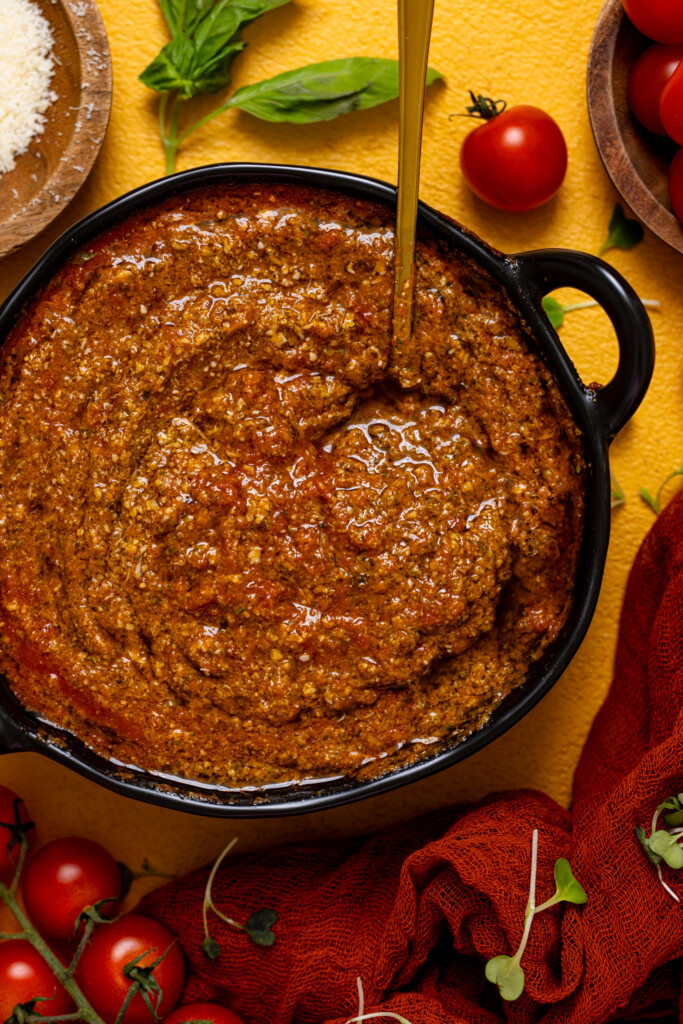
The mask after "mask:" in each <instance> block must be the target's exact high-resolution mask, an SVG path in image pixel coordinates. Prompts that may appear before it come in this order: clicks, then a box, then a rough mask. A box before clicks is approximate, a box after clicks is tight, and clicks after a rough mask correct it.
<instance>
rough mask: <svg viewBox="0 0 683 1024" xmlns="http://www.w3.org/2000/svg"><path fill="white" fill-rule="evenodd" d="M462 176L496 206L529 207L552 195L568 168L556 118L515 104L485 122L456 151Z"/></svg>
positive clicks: (542, 201) (476, 193) (550, 197)
mask: <svg viewBox="0 0 683 1024" xmlns="http://www.w3.org/2000/svg"><path fill="white" fill-rule="evenodd" d="M460 167H461V169H462V173H463V176H464V178H465V181H466V182H467V184H468V185H469V187H470V188H471V189H472V191H473V192H474V193H475V195H478V196H479V198H480V199H483V200H484V202H486V203H490V204H491V206H496V207H498V209H499V210H516V211H522V210H533V209H535V208H536V207H537V206H542V205H543V203H546V202H547V201H548V200H549V199H552V197H553V196H554V195H555V193H556V192H557V190H558V189H559V187H560V185H561V184H562V182H563V180H564V175H565V172H566V170H567V146H566V144H565V141H564V136H563V135H562V132H561V131H560V129H559V127H558V125H557V122H556V121H554V120H553V119H552V117H551V116H550V115H549V114H546V113H545V111H544V110H540V109H539V108H538V107H531V106H526V105H520V106H517V107H511V108H510V109H509V110H504V111H503V112H502V113H500V114H496V115H495V116H493V117H491V118H490V120H486V121H484V123H483V124H480V125H479V127H478V128H475V129H474V131H471V132H470V133H469V135H467V136H465V141H464V142H463V144H462V148H461V150H460Z"/></svg>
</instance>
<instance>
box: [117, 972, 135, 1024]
mask: <svg viewBox="0 0 683 1024" xmlns="http://www.w3.org/2000/svg"><path fill="white" fill-rule="evenodd" d="M139 991H140V982H139V981H134V982H133V984H132V985H131V986H130V988H129V989H128V991H127V992H126V998H125V999H124V1000H123V1005H122V1006H121V1009H120V1010H119V1014H118V1017H117V1018H116V1021H115V1024H122V1021H123V1018H124V1016H125V1014H126V1010H127V1009H128V1007H129V1006H130V1004H131V1002H132V1000H133V997H134V996H136V995H137V994H138V992H139Z"/></svg>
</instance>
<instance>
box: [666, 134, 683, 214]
mask: <svg viewBox="0 0 683 1024" xmlns="http://www.w3.org/2000/svg"><path fill="white" fill-rule="evenodd" d="M669 199H670V200H671V207H672V209H673V211H674V213H675V214H676V216H677V217H678V219H679V220H680V221H683V149H679V150H677V152H676V155H675V156H674V158H673V160H672V161H671V166H670V167H669Z"/></svg>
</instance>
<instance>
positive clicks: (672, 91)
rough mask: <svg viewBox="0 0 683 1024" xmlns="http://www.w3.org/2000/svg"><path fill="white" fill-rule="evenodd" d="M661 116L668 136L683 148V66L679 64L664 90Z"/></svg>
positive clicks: (660, 103)
mask: <svg viewBox="0 0 683 1024" xmlns="http://www.w3.org/2000/svg"><path fill="white" fill-rule="evenodd" d="M659 116H660V118H661V119H662V124H663V126H664V130H665V131H666V134H667V135H670V136H671V138H672V139H674V140H675V141H676V142H677V143H678V145H679V146H683V64H679V65H678V67H677V68H676V70H675V71H674V73H673V74H672V76H671V78H670V79H669V81H668V82H667V83H666V85H665V86H664V88H663V89H662V95H661V98H660V100H659Z"/></svg>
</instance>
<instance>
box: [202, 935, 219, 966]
mask: <svg viewBox="0 0 683 1024" xmlns="http://www.w3.org/2000/svg"><path fill="white" fill-rule="evenodd" d="M202 953H203V954H204V956H207V957H208V958H209V960H218V958H219V956H220V955H221V947H220V946H219V945H218V943H217V942H216V940H215V939H212V938H211V936H210V935H207V936H206V938H205V939H204V941H203V942H202Z"/></svg>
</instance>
